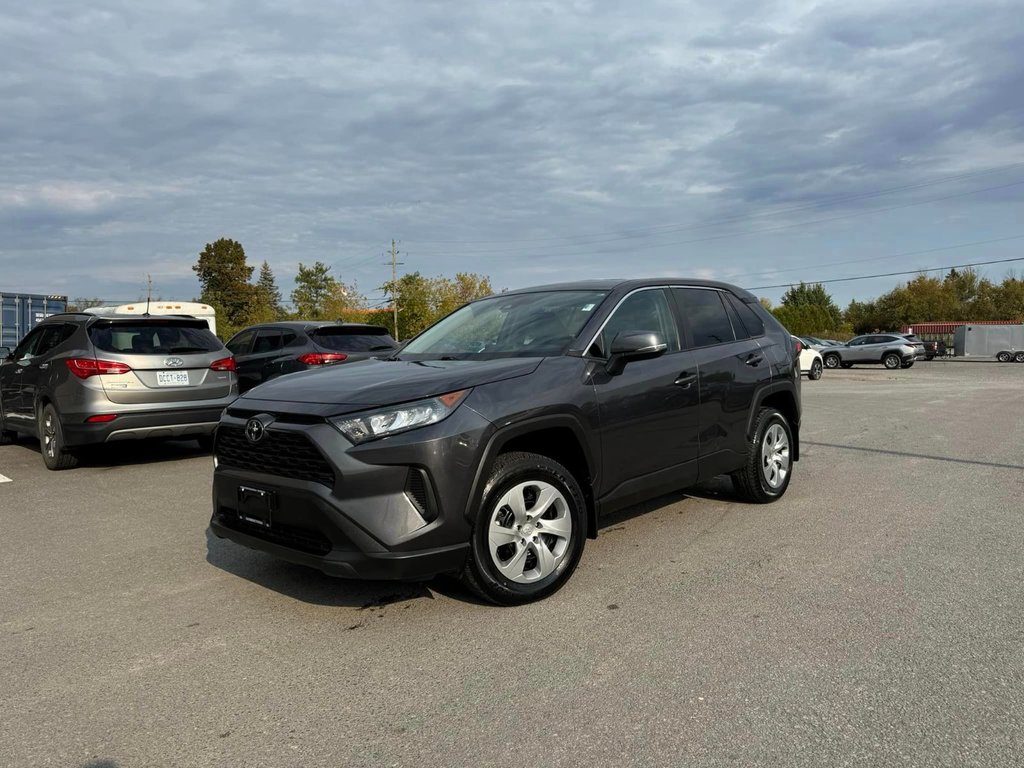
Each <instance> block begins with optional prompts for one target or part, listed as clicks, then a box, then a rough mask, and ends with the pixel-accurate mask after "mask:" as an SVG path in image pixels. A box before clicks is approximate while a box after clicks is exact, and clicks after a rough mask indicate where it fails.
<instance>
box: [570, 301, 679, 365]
mask: <svg viewBox="0 0 1024 768" xmlns="http://www.w3.org/2000/svg"><path fill="white" fill-rule="evenodd" d="M623 331H657V332H658V333H660V334H661V335H662V337H663V338H664V339H665V343H666V344H668V351H669V352H678V351H679V331H678V329H677V328H676V323H675V319H674V318H673V317H672V310H671V309H670V308H669V304H668V298H667V297H666V296H665V291H664V290H662V289H660V288H658V289H654V290H646V291H637V292H636V293H634V294H632V295H630V296H628V297H626V299H624V300H623V302H622V303H621V304H619V306H618V307H617V308H616V309H615V312H613V313H612V316H611V317H609V318H608V321H607V322H606V323H605V325H604V328H603V329H602V330H601V333H600V334H598V337H597V339H596V340H595V341H594V343H593V344H591V346H590V350H589V351H588V353H587V354H589V355H593V356H595V357H607V356H608V350H609V349H610V348H611V343H612V340H613V339H614V338H615V337H616V336H617V335H618V334H620V333H622V332H623Z"/></svg>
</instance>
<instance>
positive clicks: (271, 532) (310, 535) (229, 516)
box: [217, 508, 332, 555]
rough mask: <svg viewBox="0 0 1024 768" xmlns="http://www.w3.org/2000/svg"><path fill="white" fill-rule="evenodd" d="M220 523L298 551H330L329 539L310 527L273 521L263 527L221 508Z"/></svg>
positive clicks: (324, 552)
mask: <svg viewBox="0 0 1024 768" xmlns="http://www.w3.org/2000/svg"><path fill="white" fill-rule="evenodd" d="M217 519H218V521H219V522H220V523H221V525H224V526H226V527H227V528H231V529H232V530H235V531H239V532H240V533H246V534H248V535H250V536H255V537H256V538H258V539H263V540H264V541H269V542H272V543H274V544H280V545H281V546H282V547H288V548H289V549H297V550H299V551H300V552H308V553H309V554H311V555H326V554H327V553H328V552H330V551H331V549H332V546H331V542H330V539H328V538H327V537H326V536H324V535H323V534H322V533H320V531H314V530H312V529H310V528H299V527H296V526H294V525H281V524H280V523H274V524H273V526H272V527H270V528H265V527H263V526H262V525H256V524H255V523H250V522H249V521H248V520H243V519H241V518H240V517H238V515H236V514H235V513H234V512H233V511H232V510H229V509H226V508H221V509H220V511H219V512H218V514H217Z"/></svg>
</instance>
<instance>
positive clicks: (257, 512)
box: [238, 485, 277, 528]
mask: <svg viewBox="0 0 1024 768" xmlns="http://www.w3.org/2000/svg"><path fill="white" fill-rule="evenodd" d="M276 501H277V496H276V494H275V493H274V492H273V491H264V490H263V489H262V488H250V487H249V486H247V485H240V486H238V516H239V517H240V518H241V519H242V520H245V521H246V522H249V523H253V524H254V525H259V526H262V527H264V528H269V527H270V515H271V513H272V512H273V511H274V506H275V503H276Z"/></svg>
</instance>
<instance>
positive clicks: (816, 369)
mask: <svg viewBox="0 0 1024 768" xmlns="http://www.w3.org/2000/svg"><path fill="white" fill-rule="evenodd" d="M807 378H808V379H810V380H811V381H817V380H818V379H820V378H821V360H817V359H815V361H814V362H813V363H811V370H810V371H808V372H807Z"/></svg>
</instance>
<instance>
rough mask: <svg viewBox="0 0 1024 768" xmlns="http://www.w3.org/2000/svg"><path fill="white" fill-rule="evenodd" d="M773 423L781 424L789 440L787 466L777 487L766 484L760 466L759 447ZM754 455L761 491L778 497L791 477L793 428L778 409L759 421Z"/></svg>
mask: <svg viewBox="0 0 1024 768" xmlns="http://www.w3.org/2000/svg"><path fill="white" fill-rule="evenodd" d="M773 424H781V425H782V429H783V430H784V431H785V433H786V439H787V440H788V441H789V468H788V470H787V472H786V478H785V480H783V482H782V485H780V486H779V487H778V488H772V487H771V486H770V485H768V481H767V480H766V479H765V476H764V470H763V468H762V466H761V447H762V446H763V445H764V436H765V434H766V433H767V432H768V429H769V428H770V427H771V426H772V425H773ZM754 447H755V456H756V459H755V460H756V462H757V480H758V482H759V483H760V484H761V492H762V493H763V494H764V495H765V496H766V497H768V498H771V499H778V498H781V497H782V496H783V495H785V493H786V489H787V488H789V481H790V480H792V479H793V430H792V429H791V428H790V426H789V422H788V421H787V420H786V418H785V417H784V416H783V415H782V414H781V413H779V412H778V411H774V410H773V411H771V412H770V413H769V414H768V416H767V417H766V418H765V419H764V420H762V421H761V425H760V427H759V428H758V430H757V438H756V441H755V443H754Z"/></svg>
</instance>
